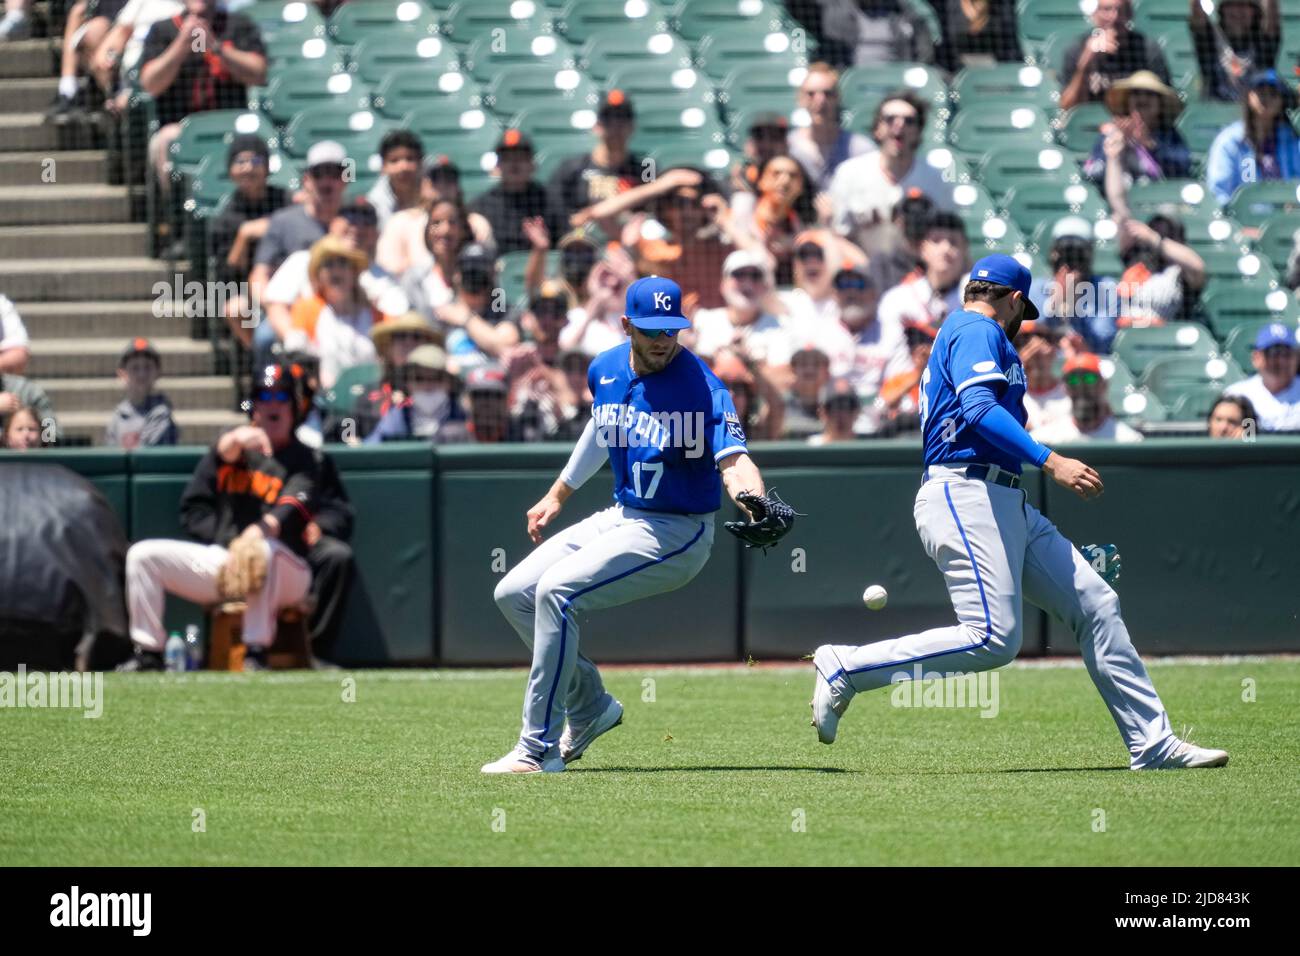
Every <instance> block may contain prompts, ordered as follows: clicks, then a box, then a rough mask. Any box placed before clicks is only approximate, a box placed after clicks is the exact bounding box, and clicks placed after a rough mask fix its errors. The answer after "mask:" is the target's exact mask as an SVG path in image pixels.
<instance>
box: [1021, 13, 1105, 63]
mask: <svg viewBox="0 0 1300 956" xmlns="http://www.w3.org/2000/svg"><path fill="white" fill-rule="evenodd" d="M1091 25H1092V24H1091V22H1090V21H1089V20H1088V17H1087V15H1086V14H1085V13H1084V12H1083V4H1082V3H1081V2H1080V0H1020V2H1019V3H1017V4H1016V33H1017V35H1018V36H1019V37H1020V45H1021V48H1022V49H1023V51H1024V53H1025V54H1026V55H1029V54H1031V53H1032V52H1033V51H1034V50H1036V49H1038V48H1040V47H1041V46H1042V45H1043V43H1044V42H1045V41H1046V40H1047V39H1048V38H1049V37H1051V36H1053V35H1054V34H1058V33H1064V34H1067V35H1069V36H1071V37H1074V36H1078V35H1079V34H1080V33H1083V32H1084V31H1085V30H1087V29H1089V28H1090V27H1091Z"/></svg>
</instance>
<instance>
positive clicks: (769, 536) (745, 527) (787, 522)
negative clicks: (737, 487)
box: [724, 491, 796, 551]
mask: <svg viewBox="0 0 1300 956" xmlns="http://www.w3.org/2000/svg"><path fill="white" fill-rule="evenodd" d="M736 501H738V502H739V503H740V504H742V505H744V506H745V510H746V511H748V512H749V513H750V515H751V516H752V517H751V518H750V520H748V521H728V522H727V523H726V525H724V527H725V528H726V529H727V530H728V531H730V532H731V533H732V534H734V535H735V536H736V537H737V538H739V539H740V540H741V541H743V542H745V547H747V548H762V549H763V550H764V551H766V550H767V549H768V548H770V547H772V546H773V545H774V544H776V543H777V542H778V541H780V540H781V539H782V538H784V537H785V536H786V535H787V534H789V533H790V529H791V528H793V527H794V517H795V513H796V512H795V510H794V509H793V508H791V507H790V506H789V505H788V504H786V503H785V502H784V501H782V500H781V499H780V498H778V497H777V496H776V492H771V493H769V494H766V495H756V494H754V493H753V492H749V491H742V492H741V493H740V494H738V495H736Z"/></svg>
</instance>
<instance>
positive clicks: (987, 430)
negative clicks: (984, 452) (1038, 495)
mask: <svg viewBox="0 0 1300 956" xmlns="http://www.w3.org/2000/svg"><path fill="white" fill-rule="evenodd" d="M996 387H997V386H996V383H993V384H991V385H979V386H976V387H975V388H968V389H966V391H964V392H962V395H961V410H962V414H963V415H964V416H965V418H966V420H967V421H968V422H970V423H971V425H972V427H974V429H975V430H976V431H977V432H979V434H980V437H981V438H983V439H984V440H985V441H986V442H988V443H989V444H990V445H994V446H995V447H997V448H1000V449H1002V451H1004V452H1006V453H1007V454H1009V455H1014V456H1015V457H1016V458H1018V459H1020V461H1022V462H1025V461H1028V462H1032V463H1033V464H1034V465H1037V466H1038V467H1040V468H1041V467H1042V464H1043V462H1045V461H1047V456H1048V455H1050V454H1051V453H1052V450H1051V449H1050V448H1048V447H1047V446H1046V445H1043V444H1040V443H1039V442H1036V441H1034V439H1033V438H1031V437H1030V436H1029V432H1027V431H1025V429H1024V427H1023V426H1021V424H1020V423H1019V422H1018V421H1016V420H1015V418H1014V417H1013V416H1012V414H1011V413H1010V412H1009V411H1007V410H1006V409H1005V408H1003V407H1002V406H1001V405H999V404H998V401H997V398H996V397H995V396H994V395H993V389H994V388H996Z"/></svg>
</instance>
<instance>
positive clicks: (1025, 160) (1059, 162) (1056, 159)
mask: <svg viewBox="0 0 1300 956" xmlns="http://www.w3.org/2000/svg"><path fill="white" fill-rule="evenodd" d="M979 177H980V181H981V182H982V183H983V184H984V187H985V188H986V189H988V191H989V192H990V193H992V194H993V195H994V196H999V197H1000V196H1003V195H1004V194H1006V193H1007V191H1008V190H1010V189H1011V187H1012V186H1015V185H1017V184H1024V183H1030V182H1046V183H1054V184H1056V185H1058V186H1060V187H1061V188H1064V187H1065V186H1067V185H1069V183H1071V182H1078V180H1079V170H1078V167H1076V166H1075V164H1074V159H1073V157H1071V156H1070V155H1069V154H1068V153H1066V152H1064V151H1062V150H1061V149H1060V148H1058V147H1056V146H1044V147H1043V148H1042V149H1038V150H1033V149H1025V148H1024V147H1022V146H1016V145H1010V146H995V147H994V148H992V149H990V150H989V151H988V152H987V153H985V154H984V157H983V159H982V160H981V162H980V165H979Z"/></svg>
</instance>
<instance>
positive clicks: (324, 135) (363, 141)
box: [281, 106, 397, 179]
mask: <svg viewBox="0 0 1300 956" xmlns="http://www.w3.org/2000/svg"><path fill="white" fill-rule="evenodd" d="M395 128H397V126H396V124H395V123H394V122H393V121H392V120H388V119H385V118H384V117H383V116H380V115H379V114H378V113H375V112H373V111H371V110H350V111H349V110H336V109H333V108H332V107H327V106H317V107H313V108H311V109H309V110H304V111H303V112H301V113H299V114H298V115H297V116H296V117H295V118H294V120H293V122H292V123H290V124H289V127H288V128H287V129H286V130H285V132H284V137H283V142H282V144H281V145H282V146H283V148H284V151H285V152H286V153H288V154H289V155H290V156H291V157H293V158H294V159H299V158H301V157H304V156H306V155H307V150H309V149H310V148H311V146H312V144H313V143H318V142H320V141H321V140H325V139H329V140H334V141H335V142H337V143H339V144H340V145H341V146H342V147H343V149H344V150H345V151H346V152H347V155H348V158H349V159H350V160H351V161H352V163H353V164H354V171H355V176H356V177H357V178H358V179H360V178H362V177H369V176H372V175H375V174H377V173H378V172H379V167H380V161H379V142H380V140H382V139H383V138H384V134H385V133H387V132H388V131H389V130H391V129H395Z"/></svg>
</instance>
